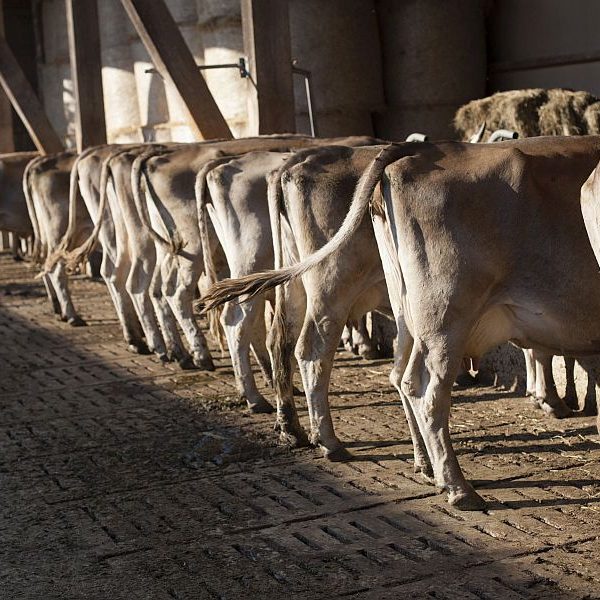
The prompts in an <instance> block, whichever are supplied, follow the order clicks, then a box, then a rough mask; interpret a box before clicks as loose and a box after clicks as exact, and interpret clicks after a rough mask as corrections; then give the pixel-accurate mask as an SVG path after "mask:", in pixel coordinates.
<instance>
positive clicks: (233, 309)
mask: <svg viewBox="0 0 600 600" xmlns="http://www.w3.org/2000/svg"><path fill="white" fill-rule="evenodd" d="M257 304H258V303H257V302H255V301H254V300H249V301H248V302H244V304H243V305H241V304H238V303H237V302H227V303H226V304H225V306H224V308H223V312H222V313H221V324H222V325H223V330H224V331H225V336H226V337H227V345H228V346H229V353H230V355H231V363H232V365H233V372H234V375H235V382H236V387H237V390H238V394H239V396H240V398H241V399H242V400H245V401H246V403H247V405H248V408H249V409H250V411H251V412H254V413H272V412H273V407H272V406H271V405H270V404H269V403H268V402H267V401H266V400H265V398H264V397H263V395H262V394H261V393H260V392H259V391H258V389H257V387H256V382H255V381H254V374H253V373H252V366H251V364H250V340H251V332H252V325H253V323H252V321H253V319H256V318H257V316H258V317H259V318H261V317H262V315H261V314H260V310H257V308H258V309H259V308H260V307H257ZM257 313H258V314H257Z"/></svg>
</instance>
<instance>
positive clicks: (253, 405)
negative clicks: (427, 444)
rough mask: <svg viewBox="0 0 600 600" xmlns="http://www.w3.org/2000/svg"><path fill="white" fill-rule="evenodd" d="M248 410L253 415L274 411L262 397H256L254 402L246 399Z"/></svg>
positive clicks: (267, 413)
mask: <svg viewBox="0 0 600 600" xmlns="http://www.w3.org/2000/svg"><path fill="white" fill-rule="evenodd" d="M246 403H247V404H248V410H249V411H250V412H251V413H253V414H255V415H260V414H263V415H269V414H272V413H274V412H275V409H274V408H273V407H272V406H271V405H270V404H269V403H268V402H267V401H266V400H265V399H264V398H257V399H256V400H255V401H254V402H250V401H249V400H246Z"/></svg>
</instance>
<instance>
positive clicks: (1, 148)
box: [0, 0, 15, 152]
mask: <svg viewBox="0 0 600 600" xmlns="http://www.w3.org/2000/svg"><path fill="white" fill-rule="evenodd" d="M0 35H2V36H3V35H4V0H0ZM14 150H15V136H14V131H13V122H12V106H11V104H10V100H9V99H8V98H7V97H6V95H5V94H1V95H0V152H14Z"/></svg>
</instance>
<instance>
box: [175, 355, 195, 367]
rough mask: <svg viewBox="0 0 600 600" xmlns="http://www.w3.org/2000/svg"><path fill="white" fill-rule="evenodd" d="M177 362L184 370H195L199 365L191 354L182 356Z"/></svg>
mask: <svg viewBox="0 0 600 600" xmlns="http://www.w3.org/2000/svg"><path fill="white" fill-rule="evenodd" d="M177 364H178V365H179V368H180V369H181V370H182V371H193V370H195V369H197V368H198V367H197V366H196V363H195V362H194V359H193V358H192V357H191V356H189V355H188V356H184V357H183V358H180V359H179V360H178V361H177Z"/></svg>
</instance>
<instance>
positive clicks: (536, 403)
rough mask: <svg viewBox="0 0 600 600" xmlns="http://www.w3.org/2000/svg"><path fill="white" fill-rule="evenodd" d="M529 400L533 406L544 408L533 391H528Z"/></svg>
mask: <svg viewBox="0 0 600 600" xmlns="http://www.w3.org/2000/svg"><path fill="white" fill-rule="evenodd" d="M527 402H528V404H529V405H530V406H531V407H532V408H542V407H541V406H540V401H539V400H538V399H537V398H536V397H535V394H532V393H531V392H527Z"/></svg>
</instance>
